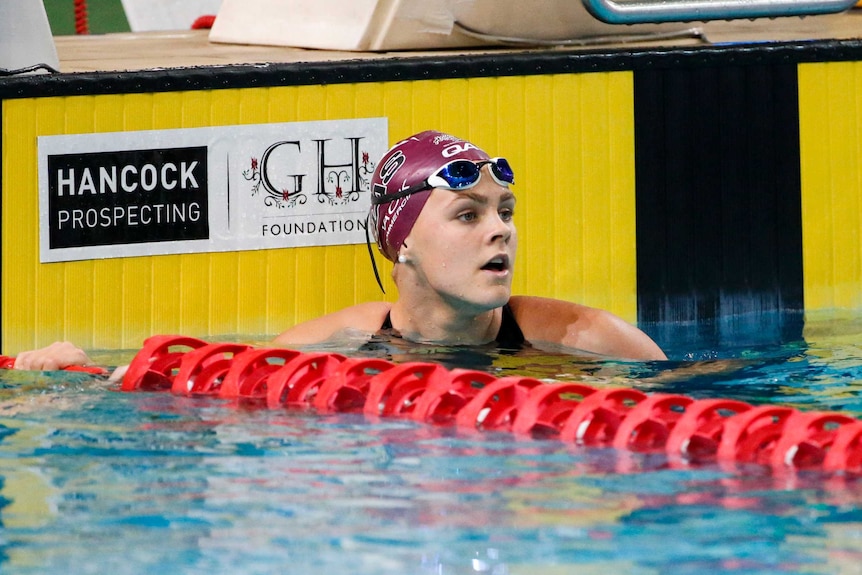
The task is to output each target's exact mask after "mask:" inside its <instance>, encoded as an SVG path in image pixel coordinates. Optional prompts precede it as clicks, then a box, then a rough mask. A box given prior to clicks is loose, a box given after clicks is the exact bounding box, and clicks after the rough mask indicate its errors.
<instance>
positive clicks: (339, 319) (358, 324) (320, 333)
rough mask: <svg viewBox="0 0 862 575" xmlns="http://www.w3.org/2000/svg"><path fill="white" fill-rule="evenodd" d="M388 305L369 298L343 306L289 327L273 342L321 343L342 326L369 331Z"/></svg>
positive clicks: (345, 328)
mask: <svg viewBox="0 0 862 575" xmlns="http://www.w3.org/2000/svg"><path fill="white" fill-rule="evenodd" d="M390 307H391V304H389V303H387V302H368V303H361V304H359V305H354V306H351V307H348V308H344V309H342V310H339V311H336V312H333V313H330V314H327V315H324V316H321V317H318V318H315V319H312V320H309V321H306V322H303V323H300V324H297V325H295V326H293V327H291V328H288V329H286V330H285V331H283V332H281V333H280V334H279V335H278V336H276V338H275V339H274V340H273V341H272V343H273V344H275V345H279V346H285V347H291V346H300V345H310V344H315V343H322V342H324V341H327V340H329V339H331V338H332V337H333V336H334V335H336V334H338V333H340V332H343V331H344V330H357V331H362V332H366V333H368V334H369V335H370V334H372V333H375V332H376V331H377V330H379V329H380V326H381V325H382V324H383V320H384V319H385V318H386V314H387V313H388V312H389V308H390Z"/></svg>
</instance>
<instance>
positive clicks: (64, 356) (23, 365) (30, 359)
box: [13, 341, 92, 371]
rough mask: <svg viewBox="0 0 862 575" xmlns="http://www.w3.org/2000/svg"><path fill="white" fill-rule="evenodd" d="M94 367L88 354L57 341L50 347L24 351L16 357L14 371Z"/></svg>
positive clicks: (69, 344) (67, 343) (75, 346)
mask: <svg viewBox="0 0 862 575" xmlns="http://www.w3.org/2000/svg"><path fill="white" fill-rule="evenodd" d="M86 365H92V362H91V361H90V358H89V357H88V356H87V353H86V352H85V351H84V350H83V349H81V348H80V347H78V346H77V345H75V344H74V343H71V342H68V341H56V342H54V343H52V344H51V345H49V346H46V347H42V348H39V349H33V350H30V351H22V352H20V353H19V354H18V355H16V356H15V365H14V366H13V367H14V369H28V370H35V371H53V370H57V369H64V368H67V367H71V366H86Z"/></svg>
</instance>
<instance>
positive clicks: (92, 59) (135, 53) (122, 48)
mask: <svg viewBox="0 0 862 575" xmlns="http://www.w3.org/2000/svg"><path fill="white" fill-rule="evenodd" d="M687 27H690V28H697V29H699V30H700V31H701V33H702V34H703V38H702V39H698V38H695V37H690V38H682V39H673V40H666V39H662V40H653V41H638V42H626V43H619V42H617V43H606V44H591V45H588V46H574V47H573V46H566V47H565V48H562V47H558V48H548V47H542V48H526V47H512V46H509V47H487V48H471V49H458V50H452V49H446V50H438V51H427V50H426V51H401V52H380V53H378V52H345V51H330V50H308V49H301V48H290V47H276V46H249V45H239V44H218V43H214V42H210V41H209V31H208V30H188V31H186V30H181V31H170V32H146V33H124V34H105V35H91V36H58V37H56V38H55V43H56V46H57V52H58V56H59V59H60V70H61V71H62V72H116V71H137V70H153V69H164V68H188V67H201V66H204V67H206V66H230V65H243V64H255V63H263V62H266V63H294V64H295V63H302V62H317V63H320V62H335V61H349V60H385V59H392V58H411V57H427V56H441V57H452V56H458V55H475V54H484V53H488V52H500V51H519V52H520V51H524V50H525V49H527V50H535V51H537V52H543V51H548V50H563V49H564V50H568V51H579V50H580V51H585V52H586V51H590V52H596V51H603V50H608V51H615V50H620V49H631V50H637V49H646V50H649V49H657V48H675V47H680V48H688V47H692V46H698V45H704V44H710V43H711V44H725V43H741V44H746V43H756V42H792V41H807V40H847V39H857V38H860V37H862V9H853V10H850V11H849V12H847V13H843V14H830V15H822V16H809V17H806V18H795V17H794V18H780V19H774V20H768V19H761V20H756V21H749V20H734V21H721V22H708V23H703V22H695V23H689V24H684V25H680V28H681V29H685V28H687Z"/></svg>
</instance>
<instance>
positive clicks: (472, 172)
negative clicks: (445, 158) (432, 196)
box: [434, 158, 515, 190]
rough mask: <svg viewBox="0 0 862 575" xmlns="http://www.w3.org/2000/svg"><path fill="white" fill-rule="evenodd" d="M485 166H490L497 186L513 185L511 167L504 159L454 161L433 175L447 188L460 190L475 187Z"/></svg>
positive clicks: (513, 179) (513, 175)
mask: <svg viewBox="0 0 862 575" xmlns="http://www.w3.org/2000/svg"><path fill="white" fill-rule="evenodd" d="M485 164H490V166H491V175H492V176H493V177H494V179H495V180H496V181H497V183H498V184H500V185H502V186H505V185H507V184H514V183H515V174H514V173H513V172H512V166H510V165H509V162H508V161H507V160H506V159H505V158H492V159H490V160H483V161H479V162H473V161H471V160H455V161H454V162H450V163H448V164H446V165H445V166H443V167H442V168H440V170H439V171H438V172H437V173H436V174H434V175H435V176H437V177H439V178H442V179H443V180H444V181H445V182H446V185H447V187H448V188H450V189H452V190H462V189H464V188H469V187H471V186H473V185H475V184H476V182H478V181H479V178H480V177H481V175H482V172H481V170H482V166H484V165H485Z"/></svg>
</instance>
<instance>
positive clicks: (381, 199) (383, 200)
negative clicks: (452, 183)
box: [371, 182, 431, 205]
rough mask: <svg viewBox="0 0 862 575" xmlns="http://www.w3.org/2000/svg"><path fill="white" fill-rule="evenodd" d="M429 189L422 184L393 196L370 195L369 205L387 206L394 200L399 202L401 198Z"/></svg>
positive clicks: (426, 185)
mask: <svg viewBox="0 0 862 575" xmlns="http://www.w3.org/2000/svg"><path fill="white" fill-rule="evenodd" d="M430 189H431V187H430V186H429V185H428V184H427V183H425V182H423V183H421V184H419V185H417V186H410V187H409V188H407V189H405V190H401V191H400V192H395V193H394V194H386V195H376V196H375V195H372V196H371V203H372V204H374V205H380V204H388V203H389V202H394V201H395V200H400V199H401V198H404V197H407V196H409V195H411V194H416V193H418V192H424V191H425V190H430Z"/></svg>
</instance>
